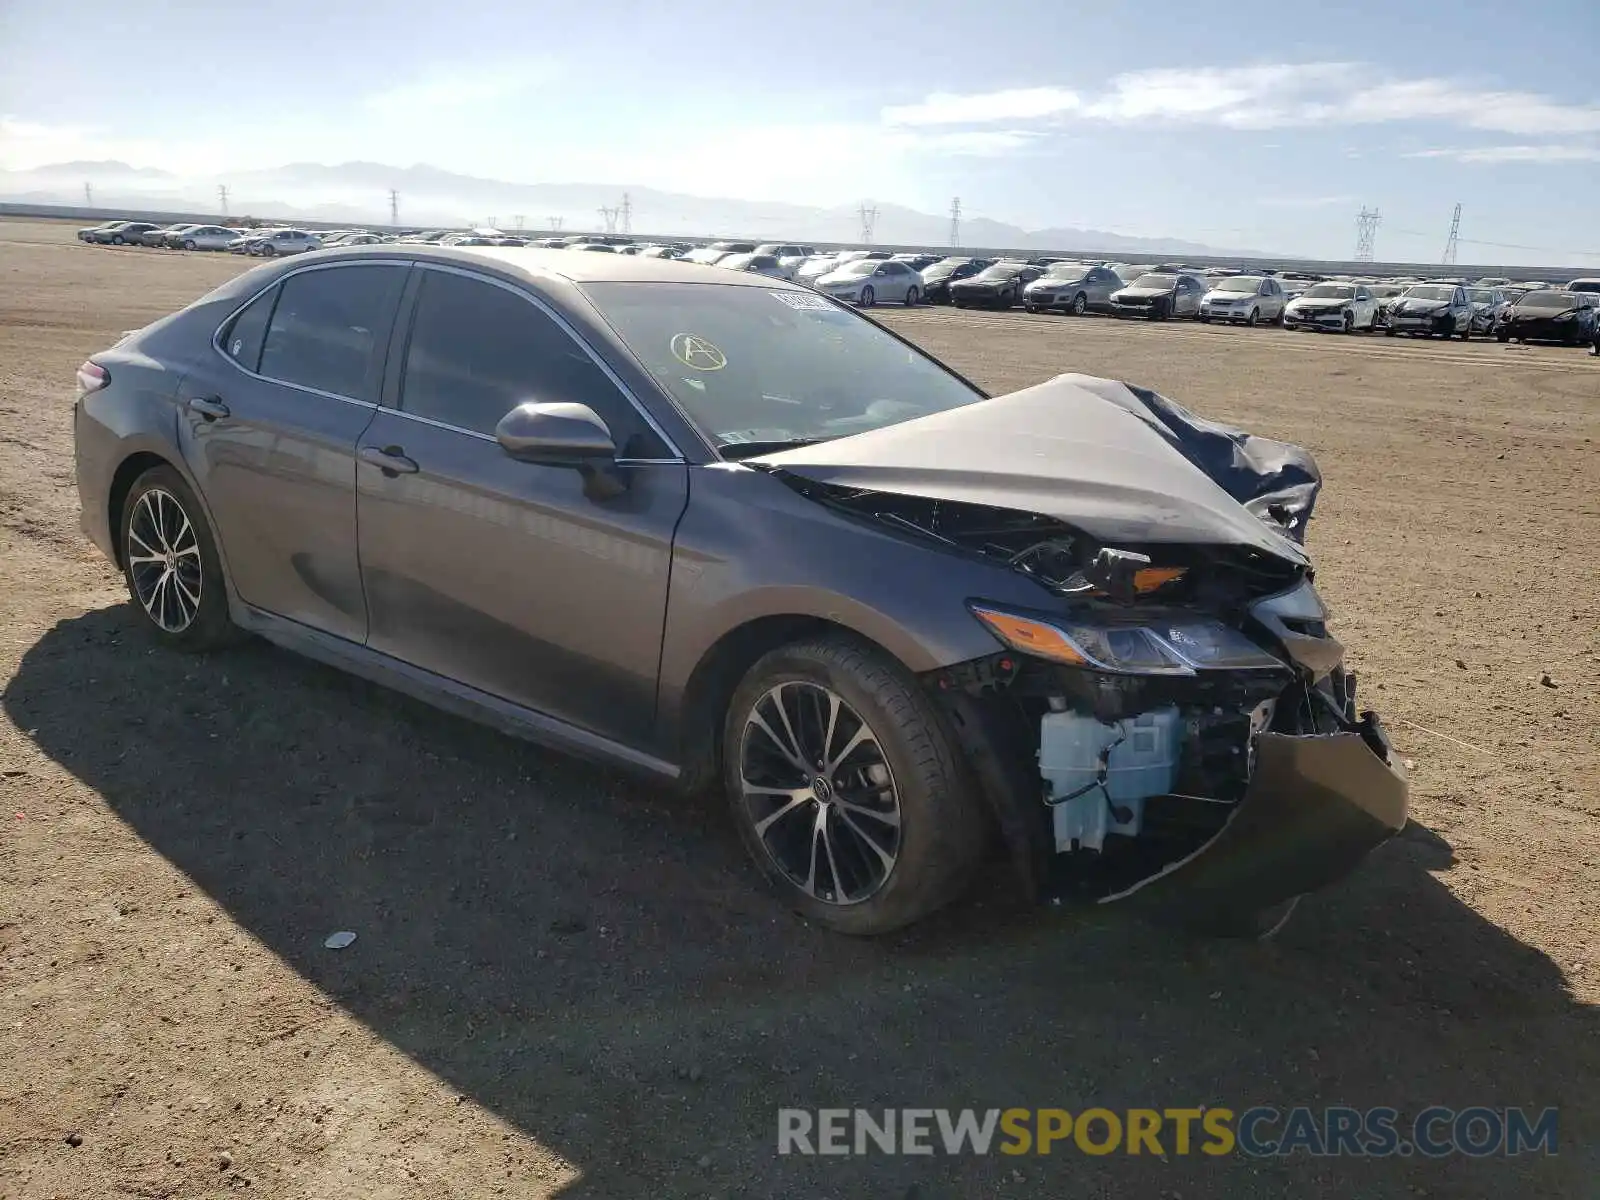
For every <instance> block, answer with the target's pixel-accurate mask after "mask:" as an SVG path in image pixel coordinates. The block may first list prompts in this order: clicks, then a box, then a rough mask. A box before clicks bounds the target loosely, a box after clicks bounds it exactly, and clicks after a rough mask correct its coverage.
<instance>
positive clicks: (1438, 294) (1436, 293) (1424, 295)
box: [1406, 287, 1456, 300]
mask: <svg viewBox="0 0 1600 1200" xmlns="http://www.w3.org/2000/svg"><path fill="white" fill-rule="evenodd" d="M1455 294H1456V290H1455V288H1447V287H1414V288H1412V289H1411V290H1410V291H1409V292H1407V293H1406V295H1407V296H1410V297H1412V298H1413V299H1416V300H1449V299H1451V298H1452V297H1453V296H1454V295H1455Z"/></svg>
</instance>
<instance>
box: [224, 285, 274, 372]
mask: <svg viewBox="0 0 1600 1200" xmlns="http://www.w3.org/2000/svg"><path fill="white" fill-rule="evenodd" d="M277 302H278V289H277V288H275V287H274V288H268V289H267V290H266V291H264V292H262V293H261V295H259V296H257V297H256V298H255V299H254V300H252V301H250V303H249V304H247V305H245V307H244V311H242V312H241V313H240V314H239V315H238V316H236V317H234V319H233V323H232V324H231V325H229V326H228V328H227V329H226V330H225V331H224V332H223V335H222V338H221V339H220V340H221V344H222V352H223V353H224V354H226V355H227V356H228V357H229V358H231V359H233V361H234V362H236V363H238V364H239V365H240V366H241V367H243V368H244V369H245V370H246V371H254V370H256V368H257V367H259V366H260V365H261V342H262V340H263V339H264V338H265V337H266V336H267V322H269V321H270V320H272V306H273V305H274V304H276V303H277Z"/></svg>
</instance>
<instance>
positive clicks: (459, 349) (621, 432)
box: [400, 271, 667, 458]
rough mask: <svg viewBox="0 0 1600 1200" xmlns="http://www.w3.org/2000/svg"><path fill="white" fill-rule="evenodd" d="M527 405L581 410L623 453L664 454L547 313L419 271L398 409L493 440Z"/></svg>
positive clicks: (496, 291) (468, 282) (457, 278)
mask: <svg viewBox="0 0 1600 1200" xmlns="http://www.w3.org/2000/svg"><path fill="white" fill-rule="evenodd" d="M528 402H539V403H559V402H568V403H575V404H587V405H588V406H589V407H590V408H592V409H593V410H594V411H595V413H596V414H597V415H598V416H599V417H600V419H601V420H602V421H604V422H605V423H606V425H607V426H608V427H609V428H610V430H611V436H612V438H613V439H614V440H615V441H616V444H617V452H618V455H619V456H620V457H623V458H659V457H663V456H665V454H666V453H667V450H666V447H665V446H664V445H663V444H662V443H661V440H660V438H658V437H657V436H656V435H655V433H654V432H653V431H652V430H651V429H650V428H649V426H648V425H647V424H646V423H645V421H644V420H643V418H642V417H641V416H640V415H639V412H638V410H637V409H635V408H634V406H633V404H632V403H631V402H630V401H629V400H628V398H627V397H626V396H624V395H623V394H622V392H621V391H620V390H619V389H618V388H617V386H616V384H614V383H612V382H611V380H610V378H609V377H608V376H607V375H606V373H605V372H604V371H602V370H601V369H600V367H599V366H598V365H597V364H596V363H595V361H594V359H593V358H592V357H591V356H590V355H589V353H588V351H587V350H585V349H584V347H583V346H581V345H579V343H578V342H577V341H576V340H574V338H573V337H572V335H571V334H569V333H567V331H566V330H564V329H562V328H561V326H560V325H558V324H557V323H556V322H555V321H554V320H553V319H552V318H551V317H550V316H549V315H548V314H546V313H545V312H544V311H542V310H541V309H540V308H538V307H537V306H535V305H534V304H532V303H531V302H529V301H528V300H526V299H524V298H523V297H521V296H519V295H517V294H516V293H514V292H510V291H507V290H506V289H505V288H502V287H497V286H496V285H494V284H492V283H487V282H485V281H482V280H476V279H468V278H466V277H464V276H461V275H456V274H453V273H450V272H445V271H425V272H424V273H423V276H422V286H421V288H420V289H419V290H418V292H417V305H416V317H415V319H414V321H413V323H412V326H411V339H410V343H409V345H408V346H407V347H406V365H405V376H404V379H403V381H402V384H401V393H400V408H401V411H403V412H408V413H412V414H414V415H416V416H419V417H427V418H428V419H430V420H434V421H439V422H442V423H443V424H446V425H453V426H455V427H457V428H460V429H469V430H471V431H473V432H474V433H482V434H487V435H490V436H493V434H494V429H495V426H496V425H498V424H499V423H500V419H501V418H502V417H504V416H505V415H506V414H507V413H508V412H510V411H511V410H512V409H513V408H515V407H516V406H517V405H519V404H525V403H528Z"/></svg>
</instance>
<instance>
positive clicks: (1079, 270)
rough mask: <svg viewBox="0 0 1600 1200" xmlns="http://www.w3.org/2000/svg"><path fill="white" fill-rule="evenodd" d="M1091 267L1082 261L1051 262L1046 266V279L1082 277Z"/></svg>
mask: <svg viewBox="0 0 1600 1200" xmlns="http://www.w3.org/2000/svg"><path fill="white" fill-rule="evenodd" d="M1088 273H1089V268H1088V267H1086V266H1084V265H1083V264H1082V263H1051V264H1050V265H1049V266H1048V267H1046V268H1045V272H1044V278H1046V279H1082V278H1083V277H1084V276H1085V275H1087V274H1088Z"/></svg>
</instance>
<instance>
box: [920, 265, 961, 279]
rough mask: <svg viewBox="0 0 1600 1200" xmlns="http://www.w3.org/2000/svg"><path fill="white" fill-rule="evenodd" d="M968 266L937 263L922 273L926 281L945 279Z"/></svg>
mask: <svg viewBox="0 0 1600 1200" xmlns="http://www.w3.org/2000/svg"><path fill="white" fill-rule="evenodd" d="M966 265H967V264H966V263H964V262H936V263H934V264H933V266H931V267H929V268H928V269H927V270H926V271H924V272H923V273H922V277H923V278H924V279H943V278H944V277H945V276H946V275H948V274H950V273H951V272H952V271H959V270H960V269H961V268H962V267H964V266H966Z"/></svg>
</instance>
